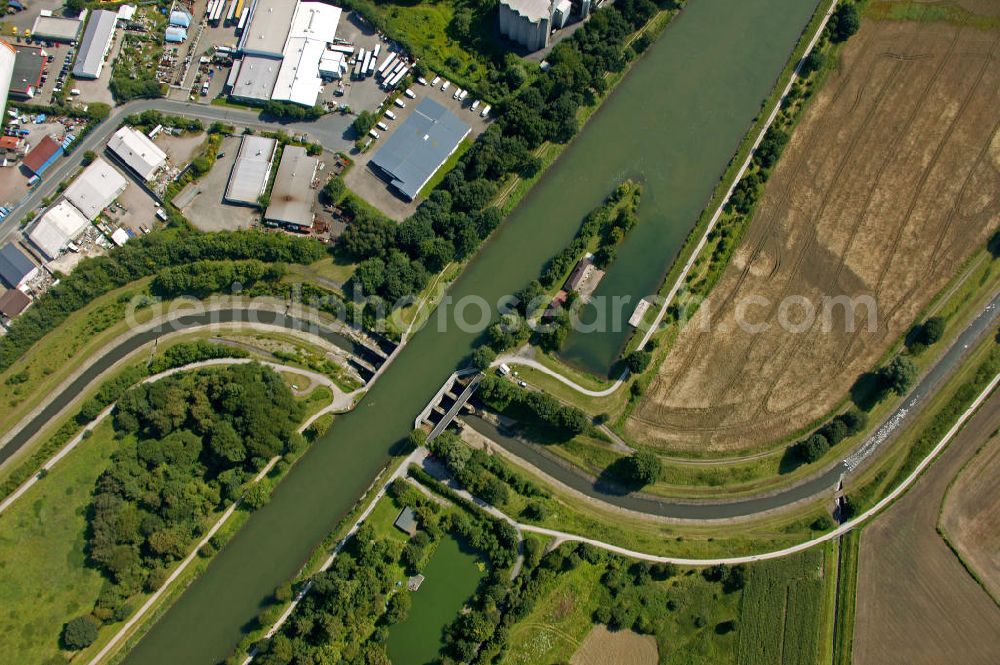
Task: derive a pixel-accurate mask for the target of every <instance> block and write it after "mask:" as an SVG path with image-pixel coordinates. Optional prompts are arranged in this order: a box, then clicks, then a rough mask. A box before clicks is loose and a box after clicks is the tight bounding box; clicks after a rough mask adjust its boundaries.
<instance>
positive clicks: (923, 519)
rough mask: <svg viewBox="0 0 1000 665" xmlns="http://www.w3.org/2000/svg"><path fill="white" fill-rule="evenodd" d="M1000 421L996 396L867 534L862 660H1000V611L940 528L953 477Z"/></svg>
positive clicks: (880, 663)
mask: <svg viewBox="0 0 1000 665" xmlns="http://www.w3.org/2000/svg"><path fill="white" fill-rule="evenodd" d="M998 426H1000V394H997V393H994V394H993V396H992V397H991V398H990V399H989V400H988V401H987V402H986V403H985V404H983V406H982V407H981V408H980V411H979V412H978V413H977V414H976V415H975V416H974V417H973V418H972V419H971V420H970V421H969V422H968V424H966V426H965V429H963V430H962V431H961V432H960V433H959V435H958V436H956V437H955V438H954V439H953V440H952V442H951V444H950V445H949V446H948V448H946V449H945V451H944V453H943V454H942V455H941V457H940V458H939V459H938V460H937V461H936V462H935V463H934V464H933V465H932V466H931V467H930V468H929V469H928V470H927V472H926V473H925V474H924V475H923V476H922V477H921V478H920V479H919V480H918V481H917V482H916V483H915V484H914V486H913V487H912V488H911V489H910V490H909V491H908V492H907V493H906V494H904V495H903V497H902V498H901V499H899V500H898V501H897V502H896V503H895V504H893V505H892V507H891V508H889V510H888V511H887V512H886V513H884V514H882V515H881V516H880V517H878V518H877V519H876V520H875V521H874V522H873V523H872V524H871V525H870V526H867V527H865V529H864V530H863V531H862V532H861V552H860V557H859V561H858V587H857V588H858V595H857V616H856V621H855V627H854V661H853V662H854V663H855V664H856V665H893V664H894V663H899V664H900V665H903V664H906V665H922V664H924V663H926V664H928V665H931V664H935V665H936V664H938V663H962V665H976V664H980V663H981V664H982V665H987V664H989V665H993V664H995V663H996V655H997V654H998V653H1000V608H998V607H997V605H996V603H994V602H993V600H992V599H991V598H990V597H989V595H987V593H986V592H985V591H984V590H983V588H982V587H981V586H979V584H977V583H976V581H975V580H974V579H973V578H972V576H970V575H969V573H968V572H967V571H966V570H965V568H964V567H963V566H962V563H961V562H960V561H959V560H958V558H957V557H956V556H955V554H954V553H953V552H952V551H951V549H949V547H948V545H947V544H946V543H945V542H944V539H943V538H941V536H940V535H939V534H938V532H937V528H936V527H937V523H938V516H939V511H940V509H941V502H942V501H943V500H944V496H945V493H946V492H947V490H948V485H949V483H950V481H951V479H952V478H954V477H955V474H957V473H959V471H960V470H961V469H962V467H963V466H964V465H965V464H966V462H967V461H968V460H969V459H971V458H972V457H973V455H975V453H976V450H977V449H978V448H979V447H980V446H981V445H982V444H983V442H984V441H986V440H987V439H988V438H989V437H990V436H991V434H992V432H994V431H995V430H996V429H997V427H998Z"/></svg>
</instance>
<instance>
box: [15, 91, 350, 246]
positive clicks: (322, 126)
mask: <svg viewBox="0 0 1000 665" xmlns="http://www.w3.org/2000/svg"><path fill="white" fill-rule="evenodd" d="M150 110H153V111H160V112H161V113H166V114H169V115H184V116H187V117H191V118H197V119H199V120H201V121H202V122H205V123H212V122H215V121H221V122H225V123H228V124H232V125H238V126H240V127H251V128H253V129H267V130H270V131H277V130H284V131H285V132H288V133H289V134H306V135H308V136H309V139H310V140H311V141H315V142H318V143H320V144H322V145H323V147H324V148H326V149H327V150H329V151H345V152H346V151H349V150H350V149H351V148H353V147H354V140H353V139H349V138H347V137H348V136H349V135H350V126H351V122H352V121H353V117H352V116H349V115H340V114H337V113H330V114H327V115H324V116H323V117H322V118H320V119H319V120H317V121H315V122H290V123H280V122H274V121H267V120H262V119H261V116H260V114H259V113H257V112H256V111H249V110H243V109H238V108H231V107H227V106H209V105H205V104H192V103H190V102H177V101H172V100H169V99H140V100H136V101H133V102H129V103H128V104H124V105H122V106H118V107H115V108H114V109H113V110H112V111H111V115H110V116H108V118H107V119H106V120H105V121H104V122H102V123H101V124H100V125H98V126H97V127H95V128H94V130H93V131H92V132H90V134H88V135H87V136H85V137H84V138H83V140H82V141H81V142H80V143H79V144H78V145H77V147H76V148H75V149H74V150H73V153H72V154H71V155H69V156H67V157H65V158H64V159H62V160H60V161H59V162H58V164H57V165H56V166H54V167H52V168H51V169H50V170H49V171H47V172H46V174H45V176H44V177H43V178H42V181H41V182H40V183H39V184H38V186H36V187H35V189H33V190H32V191H31V193H30V194H29V195H28V196H27V197H25V198H24V200H23V201H22V202H21V204H20V205H18V206H17V207H16V208H14V209H13V210H12V211H11V214H10V215H8V216H7V217H6V218H5V219H4V220H3V221H0V244H2V243H3V241H6V240H7V239H8V238H9V237H10V235H11V234H12V233H14V232H15V231H16V230H17V229H18V227H19V225H20V222H21V220H22V219H24V216H25V215H26V214H27V213H28V211H29V210H35V209H36V208H38V206H40V205H41V203H42V199H44V198H46V197H49V196H52V195H53V194H55V193H56V189H57V188H58V187H59V183H61V182H62V181H63V180H66V179H67V178H68V177H69V176H70V175H71V174H72V173H73V171H74V170H76V169H78V168H80V167H81V166H82V161H83V153H85V152H87V151H88V150H93V151H94V152H98V153H100V152H101V151H102V150H103V149H104V146H105V145H106V144H107V142H108V140H109V139H110V138H111V135H112V134H114V133H115V132H116V131H117V130H118V127H119V126H120V125H121V124H122V121H123V120H124V118H125V117H126V116H128V115H132V114H133V113H142V112H143V111H150Z"/></svg>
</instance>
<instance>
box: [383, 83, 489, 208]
mask: <svg viewBox="0 0 1000 665" xmlns="http://www.w3.org/2000/svg"><path fill="white" fill-rule="evenodd" d="M470 131H472V129H471V128H470V127H469V126H468V125H467V124H465V123H464V122H462V121H461V120H459V119H458V118H457V117H456V116H455V115H454V114H453V113H452V112H451V111H449V110H448V109H446V108H445V107H443V106H441V105H440V104H438V103H437V102H435V101H434V100H432V99H427V98H424V99H423V100H422V101H421V102H420V104H418V105H417V108H415V109H414V110H413V113H411V114H410V117H408V118H407V119H406V120H405V121H404V122H403V124H402V125H400V126H399V129H397V130H396V131H395V132H393V133H392V135H390V136H389V138H388V139H386V142H385V144H384V145H383V146H382V147H381V148H380V149H379V151H378V152H377V153H376V154H375V156H374V157H373V158H372V160H371V161H370V162H369V163H368V164H369V166H370V167H371V168H372V169H373V170H375V172H376V173H380V174H382V175H384V176H386V177H387V178H388V179H389V182H390V184H391V185H392V187H393V188H394V189H396V190H397V191H398V192H399V193H400V194H402V195H403V196H404V197H405V198H407V199H409V200H411V201H412V200H413V199H415V198H416V197H417V194H418V193H419V192H420V189H421V188H422V187H423V186H424V185H425V184H427V181H428V180H430V179H431V177H432V176H433V175H434V173H435V172H436V171H437V170H438V169H439V168H441V165H442V164H444V163H445V161H446V160H447V159H448V157H449V156H451V154H452V153H453V152H455V149H456V148H458V146H459V144H460V143H461V142H462V140H463V139H465V137H466V136H468V135H469V132H470Z"/></svg>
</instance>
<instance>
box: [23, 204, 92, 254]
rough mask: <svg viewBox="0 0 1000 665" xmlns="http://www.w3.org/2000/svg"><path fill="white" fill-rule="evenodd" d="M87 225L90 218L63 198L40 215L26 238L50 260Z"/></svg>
mask: <svg viewBox="0 0 1000 665" xmlns="http://www.w3.org/2000/svg"><path fill="white" fill-rule="evenodd" d="M88 226H90V220H89V219H87V217H86V216H85V215H84V214H83V213H82V212H80V211H79V210H77V209H76V207H75V206H74V205H73V204H72V203H70V202H69V201H66V200H63V201H60V202H59V203H57V204H56V205H54V206H52V207H51V208H49V209H48V210H47V211H46V213H45V214H44V215H42V217H41V219H39V220H38V222H37V223H36V224H35V228H33V229H32V230H31V233H29V234H28V240H30V241H31V243H32V244H33V245H34V246H35V247H37V248H38V249H39V251H41V252H42V254H44V255H45V258H47V259H49V260H50V261H51V260H53V259H56V258H58V257H59V254H60V253H61V252H62V251H63V250H64V249H66V247H67V246H68V245H69V244H70V243H71V242H73V241H74V240H76V239H77V238H79V237H80V234H81V233H83V232H84V231H85V230H86V229H87V227H88Z"/></svg>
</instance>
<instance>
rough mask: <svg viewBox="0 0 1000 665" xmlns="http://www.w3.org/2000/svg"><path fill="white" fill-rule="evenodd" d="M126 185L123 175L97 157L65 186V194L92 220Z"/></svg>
mask: <svg viewBox="0 0 1000 665" xmlns="http://www.w3.org/2000/svg"><path fill="white" fill-rule="evenodd" d="M126 187H128V181H127V180H126V179H125V178H124V176H122V174H121V173H119V172H118V171H116V170H115V169H114V167H112V166H111V165H110V164H108V163H107V162H106V161H104V160H103V159H101V158H100V157H98V158H97V159H95V160H94V163H93V164H91V165H90V166H88V167H87V168H86V169H84V171H83V173H81V174H80V177H78V178H77V179H76V180H74V181H73V184H72V185H70V186H69V187H67V188H66V192H65V196H66V200H67V201H69V202H70V203H72V204H73V205H74V206H76V208H77V210H79V211H80V212H82V213H83V214H84V215H85V216H86V217H87V219H89V220H90V221H94V220H95V219H97V216H98V215H100V214H101V212H102V211H103V210H105V209H106V208H107V207H108V206H109V205H111V204H112V203H114V201H115V199H117V198H118V197H119V196H121V195H122V192H124V191H125V188H126Z"/></svg>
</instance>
